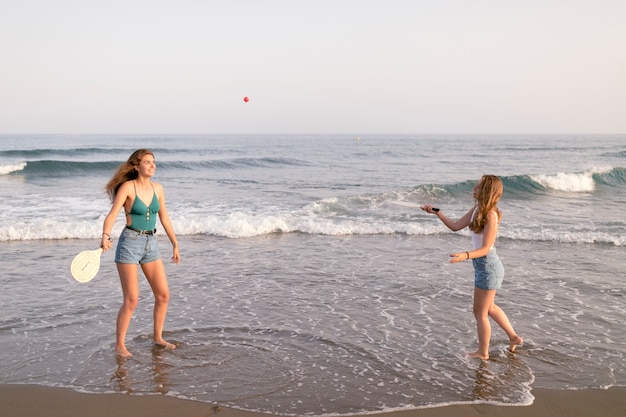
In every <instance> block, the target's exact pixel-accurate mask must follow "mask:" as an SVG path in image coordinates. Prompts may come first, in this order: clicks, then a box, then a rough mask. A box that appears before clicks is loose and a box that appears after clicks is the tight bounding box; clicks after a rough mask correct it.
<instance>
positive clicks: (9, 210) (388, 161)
mask: <svg viewBox="0 0 626 417" xmlns="http://www.w3.org/2000/svg"><path fill="white" fill-rule="evenodd" d="M140 147H148V148H150V149H152V150H153V151H154V153H155V156H156V160H157V173H156V176H155V181H158V182H161V183H162V184H163V185H164V187H165V190H166V197H167V206H168V210H169V212H170V216H171V218H172V221H173V223H174V226H175V229H176V232H177V235H178V240H179V242H180V246H181V254H182V263H181V264H180V265H172V264H170V263H168V262H166V268H167V272H168V278H169V282H170V290H171V301H170V307H169V314H168V319H167V322H166V337H167V338H169V339H171V340H174V341H176V342H177V343H178V344H179V347H178V348H177V349H176V350H174V351H172V352H164V351H161V350H158V349H153V347H152V346H151V342H150V340H151V339H150V333H151V329H152V319H151V317H152V316H151V308H152V296H151V293H150V290H149V287H148V286H147V284H146V283H145V281H144V280H142V282H141V299H140V302H139V307H138V309H137V311H136V313H135V316H134V318H133V321H132V323H131V327H130V329H129V340H128V347H129V349H130V350H131V351H132V352H133V353H134V355H135V356H134V357H133V358H131V359H128V360H125V361H119V360H116V358H115V356H114V354H113V350H114V334H115V327H114V325H115V315H116V313H117V309H118V307H119V304H120V301H121V291H120V288H119V282H118V278H117V273H116V270H115V265H114V263H113V259H112V252H107V253H105V254H104V255H103V257H102V266H101V270H100V272H99V274H98V276H97V277H96V278H95V279H94V280H93V281H92V282H90V283H88V284H79V283H77V282H74V281H73V280H72V278H71V276H70V275H69V263H70V262H71V259H72V258H73V256H74V255H75V254H76V253H78V252H79V251H81V250H86V249H92V248H94V246H97V244H98V239H99V236H100V233H101V225H102V221H103V219H104V216H105V215H106V213H107V212H108V209H109V207H110V202H109V201H108V199H107V197H106V195H105V194H104V185H105V184H106V182H107V181H108V179H109V177H110V175H111V174H112V172H113V171H114V170H115V168H116V167H117V166H118V165H119V164H120V163H121V162H122V161H124V160H125V159H126V158H127V157H128V156H129V155H130V153H131V152H132V151H133V150H135V149H137V148H140ZM625 158H626V136H506V135H502V136H499V135H490V136H477V135H456V136H453V135H448V136H442V135H441V136H427V135H405V136H398V135H369V136H365V135H360V137H359V138H358V140H357V138H356V136H349V135H328V136H314V135H310V136H304V135H300V136H298V135H285V136H272V135H257V136H254V135H248V136H238V135H230V136H217V135H197V136H191V135H183V136H180V135H178V136H158V135H113V136H111V135H85V136H82V135H76V136H67V135H39V136H30V135H20V136H18V135H2V136H0V248H2V249H1V250H0V265H1V266H2V270H3V272H2V274H0V280H1V281H2V285H3V289H4V290H3V292H2V294H1V295H0V308H1V311H2V315H1V318H0V334H1V335H2V337H1V338H0V348H1V349H0V352H2V353H0V357H1V358H2V361H1V362H0V363H1V365H0V374H1V375H2V382H4V383H16V384H22V383H35V384H41V385H50V386H65V387H72V388H75V389H79V390H84V391H86V392H111V391H113V392H129V393H135V394H153V393H162V394H166V395H173V396H178V397H183V398H194V399H198V400H201V401H207V402H212V403H220V404H223V405H227V406H232V407H237V408H241V409H245V410H257V411H264V412H270V413H274V414H281V415H303V414H314V415H321V414H342V415H344V414H352V413H361V412H376V411H388V410H392V409H405V408H416V407H425V406H432V405H441V404H450V403H459V402H486V403H493V404H506V405H512V404H527V403H529V402H531V401H532V393H531V389H532V388H533V387H538V388H553V389H582V388H598V387H599V388H605V387H610V386H615V385H622V386H623V385H624V384H625V383H626V372H625V371H624V367H623V363H624V354H625V351H624V346H626V343H625V342H626V340H625V339H626V336H624V332H623V330H622V328H623V323H624V321H625V318H626V308H625V305H624V290H623V278H622V277H623V271H624V268H625V267H626V261H624V236H625V230H626V227H625V222H624V215H623V203H624V202H625V200H626V198H625V197H626V193H625V190H626V170H625V165H626V164H625ZM485 173H493V174H496V175H499V176H501V177H502V179H503V181H504V185H505V193H504V196H503V199H502V201H501V203H500V208H501V210H502V211H503V214H504V217H503V223H502V226H501V229H500V233H499V238H498V241H497V247H498V253H499V255H500V256H501V258H502V259H503V262H504V265H505V268H506V277H505V282H504V285H503V289H502V290H501V291H499V292H498V296H497V299H496V300H497V302H498V303H499V304H500V305H501V306H502V307H503V308H504V309H505V311H506V312H507V314H508V315H509V318H510V319H511V321H512V322H513V324H514V326H515V328H516V330H517V331H518V332H519V333H520V334H521V335H522V336H523V337H524V338H525V341H526V343H525V344H524V346H523V347H522V348H520V350H519V353H517V354H516V355H511V354H509V353H508V352H507V351H506V346H507V341H506V336H505V335H504V333H502V331H501V330H500V329H498V328H497V326H495V324H494V328H493V338H492V346H491V359H490V360H489V361H487V362H481V361H472V360H468V359H467V358H466V357H465V353H466V352H468V351H472V350H473V349H475V347H476V330H475V322H474V320H473V317H472V313H471V303H472V291H473V288H472V268H471V264H469V263H462V264H455V265H451V264H449V263H448V253H452V252H455V251H458V250H466V249H467V248H468V247H469V246H470V242H469V237H468V235H467V233H466V232H460V233H457V234H454V233H452V232H450V231H448V230H447V229H445V227H444V226H442V225H441V224H440V222H438V221H437V219H436V218H435V217H434V216H429V215H427V214H425V213H423V212H421V211H420V210H415V209H410V208H406V207H398V206H395V205H393V204H391V201H395V200H403V201H410V202H415V203H418V204H423V203H432V204H435V205H437V206H439V207H440V208H441V209H442V210H443V211H444V212H445V213H446V214H447V215H449V216H451V217H458V216H462V215H463V214H464V213H465V212H466V211H467V210H469V208H470V207H471V205H472V199H471V192H472V187H473V186H474V184H475V183H476V181H478V180H479V179H480V176H481V175H482V174H485ZM122 228H123V216H121V215H120V217H119V218H118V221H117V223H116V226H115V228H114V233H113V235H114V237H115V235H117V234H119V232H120V231H121V229H122ZM159 239H160V247H161V252H162V254H163V255H164V258H165V259H166V260H167V259H168V258H169V253H170V250H171V249H170V247H169V242H168V240H167V237H165V236H164V234H162V235H161V236H160V237H159Z"/></svg>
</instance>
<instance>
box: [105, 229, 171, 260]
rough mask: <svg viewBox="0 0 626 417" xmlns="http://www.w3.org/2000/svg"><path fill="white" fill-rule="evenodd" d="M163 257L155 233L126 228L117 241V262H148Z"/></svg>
mask: <svg viewBox="0 0 626 417" xmlns="http://www.w3.org/2000/svg"><path fill="white" fill-rule="evenodd" d="M157 259H161V254H160V253H159V247H158V246H157V241H156V237H155V235H146V234H141V233H139V232H135V231H134V230H130V229H124V231H123V232H122V234H121V235H120V239H119V241H118V242H117V250H116V251H115V262H116V263H118V264H147V263H149V262H153V261H156V260H157Z"/></svg>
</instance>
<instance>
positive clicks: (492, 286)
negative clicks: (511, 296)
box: [472, 248, 504, 290]
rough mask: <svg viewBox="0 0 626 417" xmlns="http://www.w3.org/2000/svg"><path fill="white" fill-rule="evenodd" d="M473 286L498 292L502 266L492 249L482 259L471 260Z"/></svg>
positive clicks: (501, 278) (502, 270) (500, 284)
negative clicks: (472, 265)
mask: <svg viewBox="0 0 626 417" xmlns="http://www.w3.org/2000/svg"><path fill="white" fill-rule="evenodd" d="M472 263H473V264H474V286H475V287H476V288H480V289H483V290H499V289H500V287H501V286H502V280H503V279H504V266H503V265H502V262H501V261H500V258H499V257H498V255H497V254H496V249H495V248H493V249H491V250H490V251H489V253H488V254H487V255H485V256H483V257H482V258H475V259H472Z"/></svg>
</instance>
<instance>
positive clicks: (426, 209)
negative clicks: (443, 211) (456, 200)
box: [420, 204, 439, 213]
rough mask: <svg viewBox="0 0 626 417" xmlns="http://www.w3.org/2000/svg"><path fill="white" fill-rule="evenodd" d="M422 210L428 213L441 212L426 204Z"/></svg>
mask: <svg viewBox="0 0 626 417" xmlns="http://www.w3.org/2000/svg"><path fill="white" fill-rule="evenodd" d="M420 208H421V209H422V210H424V211H425V212H426V213H437V212H439V209H438V208H437V207H433V206H431V205H430V204H425V205H423V206H421V207H420Z"/></svg>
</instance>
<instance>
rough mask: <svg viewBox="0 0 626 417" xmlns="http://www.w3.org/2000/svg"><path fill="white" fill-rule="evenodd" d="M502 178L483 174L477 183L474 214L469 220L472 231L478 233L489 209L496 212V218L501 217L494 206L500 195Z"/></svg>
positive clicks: (483, 226) (483, 224) (481, 229)
mask: <svg viewBox="0 0 626 417" xmlns="http://www.w3.org/2000/svg"><path fill="white" fill-rule="evenodd" d="M503 189H504V187H503V186H502V180H501V179H500V178H499V177H497V176H495V175H483V177H482V178H481V180H480V183H479V184H478V194H477V196H476V214H475V215H474V218H473V219H472V221H471V222H470V225H469V228H470V230H472V231H473V232H474V233H480V232H482V231H483V229H484V228H485V224H486V223H487V215H488V214H489V212H490V211H491V210H495V211H496V213H497V214H498V220H500V219H501V218H502V213H501V212H500V209H498V207H497V206H496V204H498V201H499V200H500V197H502V191H503Z"/></svg>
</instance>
